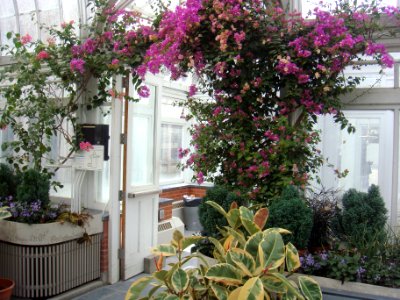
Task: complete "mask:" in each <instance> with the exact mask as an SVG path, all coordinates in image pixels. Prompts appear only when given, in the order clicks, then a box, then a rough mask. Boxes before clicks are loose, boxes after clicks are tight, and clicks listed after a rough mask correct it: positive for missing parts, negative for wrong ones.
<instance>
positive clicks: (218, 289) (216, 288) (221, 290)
mask: <svg viewBox="0 0 400 300" xmlns="http://www.w3.org/2000/svg"><path fill="white" fill-rule="evenodd" d="M211 289H212V291H213V292H214V295H215V296H216V297H217V299H218V300H227V299H228V290H227V289H226V288H225V287H223V286H220V285H218V284H215V283H211Z"/></svg>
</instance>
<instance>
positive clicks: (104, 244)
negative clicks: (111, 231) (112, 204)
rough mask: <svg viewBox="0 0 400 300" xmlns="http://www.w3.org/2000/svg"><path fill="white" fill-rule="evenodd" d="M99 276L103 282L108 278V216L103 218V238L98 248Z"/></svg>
mask: <svg viewBox="0 0 400 300" xmlns="http://www.w3.org/2000/svg"><path fill="white" fill-rule="evenodd" d="M100 249H101V250H100V274H101V278H102V279H103V280H107V276H108V216H107V217H104V218H103V236H102V238H101V246H100Z"/></svg>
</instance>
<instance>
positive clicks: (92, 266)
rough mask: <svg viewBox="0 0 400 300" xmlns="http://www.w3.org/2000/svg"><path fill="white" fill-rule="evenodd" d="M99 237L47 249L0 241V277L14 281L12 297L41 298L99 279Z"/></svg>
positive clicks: (55, 245) (96, 235)
mask: <svg viewBox="0 0 400 300" xmlns="http://www.w3.org/2000/svg"><path fill="white" fill-rule="evenodd" d="M100 241H101V234H95V235H92V236H91V242H84V243H82V244H78V243H77V240H72V241H67V242H64V243H60V244H54V245H48V246H24V245H16V244H10V243H5V242H0V277H6V278H10V279H13V280H14V281H15V288H14V292H13V295H15V296H18V297H23V298H38V297H40V298H42V297H49V296H54V295H57V294H60V293H62V292H65V291H67V290H70V289H72V288H75V287H77V286H79V285H82V284H84V283H87V282H89V281H92V280H95V279H97V278H100V245H101V243H100Z"/></svg>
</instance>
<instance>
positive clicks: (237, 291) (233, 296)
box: [228, 286, 242, 300]
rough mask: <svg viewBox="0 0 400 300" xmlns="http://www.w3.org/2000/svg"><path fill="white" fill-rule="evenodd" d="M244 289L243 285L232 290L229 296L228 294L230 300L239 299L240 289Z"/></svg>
mask: <svg viewBox="0 0 400 300" xmlns="http://www.w3.org/2000/svg"><path fill="white" fill-rule="evenodd" d="M241 290H242V287H241V286H240V287H238V288H236V289H234V290H233V291H232V292H230V294H229V296H228V300H239V294H240V291H241Z"/></svg>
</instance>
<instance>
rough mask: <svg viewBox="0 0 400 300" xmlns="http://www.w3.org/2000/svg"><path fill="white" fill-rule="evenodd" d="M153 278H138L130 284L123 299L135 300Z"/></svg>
mask: <svg viewBox="0 0 400 300" xmlns="http://www.w3.org/2000/svg"><path fill="white" fill-rule="evenodd" d="M152 280H153V278H152V277H151V276H146V277H142V278H139V279H138V280H136V281H135V282H134V283H132V285H131V286H130V288H129V290H128V292H127V293H126V295H125V300H137V299H139V297H140V294H141V293H142V291H143V290H144V289H145V288H146V287H147V286H148V285H149V283H150V282H151V281H152Z"/></svg>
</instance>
